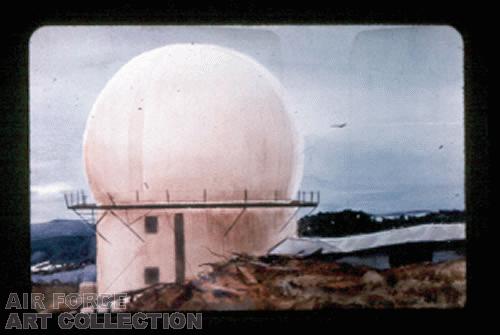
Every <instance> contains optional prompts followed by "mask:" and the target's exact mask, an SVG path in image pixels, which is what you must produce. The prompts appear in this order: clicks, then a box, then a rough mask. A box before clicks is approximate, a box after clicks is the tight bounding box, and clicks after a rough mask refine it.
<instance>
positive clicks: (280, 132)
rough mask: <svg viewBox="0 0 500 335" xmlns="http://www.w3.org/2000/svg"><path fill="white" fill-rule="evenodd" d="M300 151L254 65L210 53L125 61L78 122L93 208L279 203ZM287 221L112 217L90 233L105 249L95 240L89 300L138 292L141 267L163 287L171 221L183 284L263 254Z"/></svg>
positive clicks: (193, 214)
mask: <svg viewBox="0 0 500 335" xmlns="http://www.w3.org/2000/svg"><path fill="white" fill-rule="evenodd" d="M301 145H302V144H301V140H300V137H299V136H298V134H297V132H296V129H295V127H294V124H293V122H292V119H291V117H290V115H289V114H288V112H287V109H286V106H285V102H284V97H283V92H282V89H281V87H280V84H279V82H278V81H277V80H276V79H275V78H274V77H273V76H272V75H271V73H270V72H269V71H268V70H266V69H265V68H264V67H263V66H262V65H260V64H258V63H257V62H256V61H254V60H253V59H251V58H249V57H247V56H245V55H243V54H241V53H238V52H235V51H232V50H229V49H226V48H222V47H218V46H213V45H198V44H195V45H191V44H175V45H168V46H165V47H162V48H159V49H155V50H152V51H149V52H146V53H143V54H141V55H139V56H137V57H135V58H133V59H132V60H131V61H130V62H128V63H127V64H125V65H124V66H123V67H122V68H121V69H120V70H119V71H118V72H117V73H116V74H115V75H114V76H113V78H112V79H111V80H110V81H109V82H108V83H107V85H106V86H105V88H104V89H103V90H102V92H101V93H100V95H99V97H98V98H97V100H96V102H95V104H94V106H93V109H92V111H91V114H90V116H89V119H88V122H87V128H86V131H85V136H84V162H85V170H86V174H87V179H88V182H89V185H90V188H91V190H92V193H93V195H94V198H95V200H96V202H97V203H99V204H110V203H111V202H114V203H117V204H132V203H136V202H137V201H140V202H165V201H167V199H168V201H171V202H178V201H193V202H194V201H202V200H203V199H204V194H206V197H207V200H208V201H220V202H228V201H241V200H243V199H244V192H245V190H246V194H247V197H248V200H274V199H276V198H279V199H280V200H285V199H291V198H292V197H294V196H295V194H296V192H297V190H298V186H299V182H300V180H301V177H302V161H303V158H302V149H301ZM204 190H205V191H204ZM205 192H206V193H205ZM293 211H294V209H285V208H265V209H264V208H248V209H205V210H190V209H186V210H182V209H176V210H168V209H163V210H155V211H154V212H150V211H146V210H144V211H141V210H127V211H116V213H114V214H115V215H107V216H105V217H104V218H103V219H102V221H101V222H100V223H99V225H98V227H97V229H98V230H99V232H100V233H101V234H102V235H103V236H105V237H106V239H107V240H108V242H109V243H108V242H106V241H103V239H101V238H100V237H98V239H97V288H98V292H99V293H113V292H123V291H127V290H133V289H138V288H141V287H144V286H145V285H146V284H147V283H146V282H145V273H146V272H145V268H146V267H154V268H158V269H159V278H158V280H159V281H161V282H172V281H174V280H175V271H176V267H175V264H176V263H175V262H176V260H175V243H174V242H175V241H174V225H173V220H174V215H175V214H176V213H179V212H181V213H182V214H183V215H184V225H185V228H184V233H183V234H184V236H185V265H186V270H185V271H186V277H187V278H189V277H192V276H194V275H196V274H197V273H199V272H200V271H202V270H203V268H202V267H201V266H200V265H201V264H204V263H209V262H215V261H220V256H217V255H221V254H222V255H231V253H233V252H238V253H249V254H263V253H266V252H267V250H269V248H271V247H272V246H274V245H275V244H276V243H278V242H279V241H281V240H282V239H283V238H286V237H288V236H290V235H293V234H294V233H295V229H296V224H295V222H291V223H287V222H289V221H288V220H289V218H290V217H291V215H292V214H293ZM144 215H154V216H157V218H158V232H157V233H155V234H151V233H146V231H145V226H144V223H142V224H141V223H140V222H141V218H143V217H144ZM138 222H139V223H138ZM123 223H125V225H124V224H123ZM285 223H287V224H285ZM126 225H128V226H129V227H128V228H127V227H126ZM130 230H133V231H134V232H131V231H130ZM135 234H137V235H139V236H140V237H141V239H142V240H143V241H141V240H140V239H139V238H138V237H137V236H136V235H135Z"/></svg>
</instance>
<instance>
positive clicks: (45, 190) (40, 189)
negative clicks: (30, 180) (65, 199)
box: [31, 182, 71, 196]
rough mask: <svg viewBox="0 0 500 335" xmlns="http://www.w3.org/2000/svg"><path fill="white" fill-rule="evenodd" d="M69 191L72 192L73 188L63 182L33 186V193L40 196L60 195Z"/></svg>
mask: <svg viewBox="0 0 500 335" xmlns="http://www.w3.org/2000/svg"><path fill="white" fill-rule="evenodd" d="M69 190H71V186H70V185H68V184H66V183H62V182H56V183H50V184H45V185H33V186H31V192H32V193H35V194H37V195H40V196H52V195H60V194H61V193H62V192H65V191H69Z"/></svg>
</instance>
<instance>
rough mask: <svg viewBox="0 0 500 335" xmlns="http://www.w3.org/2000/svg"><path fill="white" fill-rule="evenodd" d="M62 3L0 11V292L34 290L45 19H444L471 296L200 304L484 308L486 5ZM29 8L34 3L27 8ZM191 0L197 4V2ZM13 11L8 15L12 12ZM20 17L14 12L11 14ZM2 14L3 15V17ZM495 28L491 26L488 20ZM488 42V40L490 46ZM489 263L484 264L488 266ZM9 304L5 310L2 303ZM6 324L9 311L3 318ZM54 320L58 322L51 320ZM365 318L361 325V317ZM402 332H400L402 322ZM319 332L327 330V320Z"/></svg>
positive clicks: (459, 318) (321, 314)
mask: <svg viewBox="0 0 500 335" xmlns="http://www.w3.org/2000/svg"><path fill="white" fill-rule="evenodd" d="M72 5H74V6H73V8H63V7H61V6H57V5H55V6H53V7H52V8H51V7H50V6H49V7H47V4H45V3H43V4H40V5H37V4H26V8H20V11H17V12H16V10H12V9H11V10H9V11H6V12H5V13H4V14H3V15H2V16H6V15H9V16H12V19H13V22H11V23H2V26H3V28H4V29H3V30H4V31H3V35H2V39H3V43H2V45H4V46H5V49H4V50H5V51H4V52H3V54H2V57H1V67H0V73H1V86H0V90H1V92H2V100H0V108H1V110H2V113H1V121H0V148H2V155H0V176H1V178H2V180H1V183H0V185H2V197H1V203H0V208H1V212H0V221H1V222H0V225H1V227H2V233H3V236H4V241H3V245H2V248H1V249H2V251H3V256H2V258H1V259H0V263H1V271H0V273H1V275H2V277H1V278H0V280H1V281H0V283H2V289H3V290H2V296H1V301H0V303H2V304H4V303H5V302H6V301H7V297H8V294H9V292H19V293H21V292H31V279H30V270H29V263H30V262H29V261H30V230H29V207H30V199H29V196H30V193H29V180H30V179H29V112H28V107H29V103H28V101H29V100H28V99H29V92H28V73H29V65H28V49H29V38H30V36H31V34H32V33H33V32H34V31H35V30H36V29H37V28H38V27H40V26H43V25H49V24H50V25H73V24H78V25H94V24H100V25H108V24H113V25H130V24H132V25H134V24H135V25H137V24H139V25H140V24H148V25H154V24H161V25H165V24H446V25H451V26H453V27H454V28H455V29H457V30H458V31H459V32H460V33H461V35H462V38H463V40H464V52H465V62H464V64H465V66H464V76H465V87H464V90H465V94H464V95H465V148H466V152H465V175H466V178H465V190H466V197H465V202H466V210H467V242H466V248H467V303H466V307H465V308H464V309H460V310H442V311H440V310H325V311H307V312H306V311H303V312H302V311H301V312H223V313H220V312H206V313H204V314H203V325H204V328H212V327H229V328H233V329H235V328H243V327H244V328H246V329H249V328H264V327H265V326H266V327H267V326H278V327H286V326H287V327H294V328H295V327H299V328H302V327H307V328H309V327H314V326H316V327H317V326H319V327H321V326H322V324H323V323H325V322H328V323H330V324H331V326H340V325H356V324H363V323H364V322H362V321H382V322H383V323H385V322H387V323H391V324H392V323H393V321H394V320H395V318H396V319H397V320H399V321H401V320H402V321H406V322H409V323H410V324H409V325H408V326H409V327H411V328H412V329H413V328H415V327H416V328H418V327H419V326H420V327H421V326H424V327H425V328H427V327H429V328H433V327H430V326H429V325H428V322H429V321H438V322H439V323H440V324H443V325H446V326H450V325H453V326H457V325H458V326H460V325H464V322H466V321H468V320H469V318H464V317H463V316H464V315H467V316H469V314H470V313H471V312H472V311H479V310H480V309H483V308H484V305H483V299H484V298H485V297H486V292H487V291H486V290H487V289H489V290H491V289H494V286H490V285H488V284H487V283H486V278H487V276H486V271H487V269H488V264H487V263H486V262H487V261H490V259H492V257H491V256H490V257H489V258H487V257H484V256H485V251H486V247H488V246H489V245H488V244H487V243H486V238H487V237H489V235H490V225H491V223H490V222H489V218H490V214H491V213H490V210H491V206H490V199H491V198H490V193H491V192H490V185H492V178H491V174H490V173H491V169H490V152H491V146H490V140H491V139H490V136H491V131H490V130H489V123H490V122H491V121H490V120H489V119H490V117H491V115H490V114H489V105H488V104H489V101H488V85H487V82H486V77H487V75H488V65H489V64H488V50H487V49H486V48H487V47H489V45H491V41H490V42H487V41H486V40H487V38H488V37H491V36H489V35H488V34H490V35H491V33H490V30H488V29H489V27H487V26H486V24H484V22H488V20H491V19H492V18H488V17H487V15H488V14H487V11H488V9H487V8H483V9H482V10H481V9H475V8H471V7H460V5H458V4H454V5H453V8H447V7H443V8H439V7H436V6H435V4H434V5H433V6H428V7H426V6H425V5H423V4H421V3H418V4H416V6H411V5H410V6H408V7H407V8H395V7H389V8H383V7H378V8H377V9H368V10H366V9H363V8H361V7H354V6H353V7H351V8H342V7H338V6H337V7H335V8H325V7H314V5H313V4H311V3H307V4H296V5H295V7H293V6H292V7H290V5H291V4H288V6H287V7H273V6H272V5H268V6H265V7H259V6H258V5H248V6H241V5H239V4H237V3H235V2H229V3H228V4H226V5H224V6H219V7H217V6H214V5H207V4H192V6H193V7H185V6H184V7H182V6H177V5H175V4H173V3H171V2H168V3H164V4H163V5H164V6H165V7H163V8H158V6H155V5H152V6H150V7H149V8H140V7H137V6H135V5H134V4H131V3H130V2H125V3H123V4H121V5H115V6H113V5H108V6H106V7H105V6H102V7H101V8H100V9H98V10H90V9H88V8H86V5H87V4H86V5H78V4H74V3H73V4H72ZM28 6H29V7H30V8H29V9H28ZM194 6H196V8H195V7H194ZM14 13H15V14H17V15H13V14H14ZM16 16H17V17H16ZM2 19H3V17H2ZM491 29H492V28H491ZM488 43H489V44H488ZM494 265H495V264H493V263H490V268H492V267H493V268H494ZM7 312H9V311H7ZM2 321H3V324H4V325H5V321H6V319H3V318H2ZM50 324H51V325H52V326H55V325H54V324H52V323H50ZM365 324H366V323H365ZM401 330H404V328H403V329H401ZM323 331H330V329H327V328H323Z"/></svg>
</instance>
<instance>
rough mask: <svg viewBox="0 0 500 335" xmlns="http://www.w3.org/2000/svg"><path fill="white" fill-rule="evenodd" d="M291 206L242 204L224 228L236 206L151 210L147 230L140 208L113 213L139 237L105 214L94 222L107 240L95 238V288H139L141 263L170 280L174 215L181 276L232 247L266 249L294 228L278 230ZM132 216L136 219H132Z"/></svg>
mask: <svg viewBox="0 0 500 335" xmlns="http://www.w3.org/2000/svg"><path fill="white" fill-rule="evenodd" d="M293 211H294V210H293V209H247V210H245V212H244V213H243V214H242V215H241V216H240V218H239V220H238V222H237V223H236V224H235V225H234V226H233V229H231V230H230V231H229V233H227V234H226V236H225V233H226V232H227V231H228V229H229V227H230V226H231V225H232V224H233V223H234V222H235V219H236V218H237V217H238V214H239V213H240V212H241V209H224V210H220V209H217V210H215V209H214V210H186V211H184V212H182V211H179V210H175V211H174V210H171V211H165V210H163V211H155V212H151V213H149V214H148V215H152V216H153V215H155V216H158V231H157V233H156V234H146V232H145V225H144V218H142V216H143V215H144V214H145V213H146V212H144V211H127V212H125V211H121V212H116V214H117V215H118V216H119V217H120V219H121V220H123V221H124V222H125V223H128V224H130V226H129V227H130V228H131V229H133V230H134V232H136V233H137V234H138V235H139V236H140V237H141V238H142V239H143V240H144V242H142V241H141V240H140V239H139V238H138V237H137V236H135V235H134V233H132V232H131V231H130V230H128V229H127V228H126V227H125V225H124V224H123V223H121V222H120V220H119V219H118V218H117V217H115V216H113V215H107V216H106V217H105V218H104V219H103V220H102V221H101V222H100V223H99V225H98V230H99V232H100V233H101V234H103V235H104V236H105V237H106V239H108V240H109V241H110V243H107V242H106V241H104V240H103V239H102V238H98V240H97V287H98V293H117V292H124V291H128V290H135V289H139V288H142V287H145V286H148V285H146V283H145V279H144V269H145V267H158V268H159V270H160V271H159V272H160V278H159V279H160V282H174V281H175V243H174V215H175V213H183V214H184V232H185V252H186V264H185V265H186V266H185V269H186V279H189V278H192V277H193V276H195V275H196V274H198V273H199V272H201V271H203V270H208V268H207V267H206V266H200V265H201V264H203V263H211V262H217V261H220V260H222V257H220V256H217V255H225V256H227V257H230V256H231V253H232V252H237V253H249V254H253V255H259V254H265V253H266V252H267V251H268V249H269V248H271V247H272V246H274V245H275V244H276V243H278V242H279V241H281V240H282V239H283V238H285V237H287V236H293V235H294V234H295V232H296V222H295V221H292V222H290V223H289V224H288V225H287V226H286V228H285V229H283V230H282V231H280V229H281V228H282V227H283V225H284V224H285V223H286V221H287V219H288V218H290V217H291V216H292V215H293ZM137 218H140V219H139V220H137V221H136V222H134V220H136V219H137Z"/></svg>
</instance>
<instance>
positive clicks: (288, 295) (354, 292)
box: [127, 255, 466, 311]
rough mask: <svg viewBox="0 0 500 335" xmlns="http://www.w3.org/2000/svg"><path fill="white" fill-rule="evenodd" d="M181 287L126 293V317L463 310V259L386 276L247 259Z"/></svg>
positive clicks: (315, 263) (313, 260) (323, 263)
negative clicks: (132, 313)
mask: <svg viewBox="0 0 500 335" xmlns="http://www.w3.org/2000/svg"><path fill="white" fill-rule="evenodd" d="M207 265H208V266H209V267H210V269H209V270H207V271H206V272H205V273H203V274H202V275H199V276H198V277H197V278H196V279H193V280H190V281H188V282H186V284H184V285H182V286H181V285H176V284H173V283H172V284H156V285H153V286H150V287H148V288H145V289H142V290H138V291H134V292H128V293H129V295H130V299H129V302H128V304H127V310H129V311H166V310H283V309H293V310H304V309H323V308H387V307H389V308H429V307H432V308H456V307H463V306H464V304H465V286H466V285H465V260H464V259H460V260H454V261H448V262H442V263H437V264H432V263H418V264H412V265H407V266H402V267H398V268H393V269H389V270H383V271H381V270H375V269H372V268H368V267H362V266H356V267H355V266H351V265H348V264H342V263H336V262H333V261H331V260H327V259H324V258H322V257H320V256H318V255H311V256H308V257H304V258H298V257H287V256H264V257H251V256H246V255H236V256H234V257H233V258H231V259H230V260H227V261H223V262H219V263H213V264H207Z"/></svg>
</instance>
